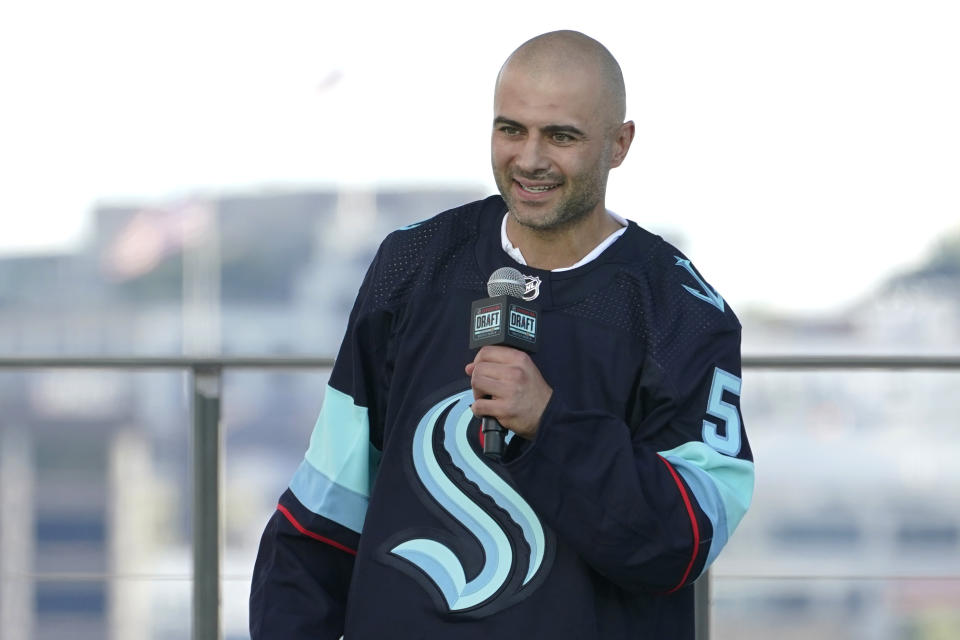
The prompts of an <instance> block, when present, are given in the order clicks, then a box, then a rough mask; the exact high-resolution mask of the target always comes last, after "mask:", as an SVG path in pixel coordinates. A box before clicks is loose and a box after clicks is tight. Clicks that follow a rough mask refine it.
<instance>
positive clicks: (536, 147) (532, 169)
mask: <svg viewBox="0 0 960 640" xmlns="http://www.w3.org/2000/svg"><path fill="white" fill-rule="evenodd" d="M544 151H545V149H544V148H543V140H542V139H541V138H540V137H539V136H528V137H527V138H526V140H524V141H523V146H522V147H521V148H520V152H519V153H518V154H517V161H516V167H517V168H518V169H520V170H521V171H523V172H524V173H527V174H534V173H538V172H543V171H547V170H548V169H550V160H549V159H548V158H547V155H546V154H545V153H544Z"/></svg>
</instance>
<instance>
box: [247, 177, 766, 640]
mask: <svg viewBox="0 0 960 640" xmlns="http://www.w3.org/2000/svg"><path fill="white" fill-rule="evenodd" d="M505 212H506V207H505V205H504V203H503V200H502V199H500V197H499V196H494V197H491V198H488V199H486V200H483V201H481V202H476V203H472V204H469V205H466V206H463V207H460V208H458V209H454V210H451V211H448V212H445V213H442V214H440V215H438V216H436V217H434V218H432V219H430V220H428V221H425V222H423V223H420V224H417V225H412V226H410V227H408V228H405V229H401V230H399V231H396V232H394V233H392V234H391V235H390V236H388V237H387V238H386V240H385V241H384V242H383V244H382V245H381V247H380V250H379V252H378V253H377V256H376V258H375V260H374V262H373V263H372V265H371V266H370V269H369V271H368V272H367V275H366V278H365V279H364V281H363V284H362V286H361V288H360V292H359V294H358V296H357V300H356V304H355V306H354V308H353V311H352V313H351V315H350V320H349V325H348V328H347V332H346V336H345V337H344V340H343V343H342V346H341V350H340V353H339V355H338V357H337V361H336V365H335V366H334V369H333V372H332V374H331V377H330V382H329V385H328V388H327V389H326V395H325V397H324V401H323V407H322V410H321V413H320V416H319V418H318V420H317V424H316V426H315V427H314V430H313V433H312V435H311V438H310V445H309V448H308V450H307V453H306V455H305V457H304V460H303V462H302V463H301V465H300V467H299V468H298V469H297V470H296V473H295V474H294V477H293V480H292V481H291V483H290V486H289V489H288V490H287V491H286V492H285V493H284V494H283V495H282V496H281V498H280V503H279V505H278V506H277V511H276V513H275V514H274V515H273V517H272V518H271V520H270V522H269V523H268V525H267V527H266V530H265V532H264V534H263V538H262V541H261V547H260V552H259V555H258V558H257V563H256V568H255V572H254V579H253V585H252V591H251V599H250V603H251V604H250V606H251V608H250V615H251V633H252V635H253V638H254V639H255V640H256V639H262V638H276V639H283V640H298V639H301V638H302V639H306V638H316V639H331V640H332V639H336V638H339V637H340V636H341V634H343V635H344V637H345V638H346V640H368V639H381V638H400V639H407V638H409V639H414V638H425V639H435V638H444V639H448V638H449V639H455V640H460V639H477V640H479V639H481V638H483V639H485V640H486V639H487V638H523V639H528V640H535V639H538V638H544V639H550V640H556V639H557V638H570V639H584V640H587V639H603V640H616V639H620V638H624V639H626V638H631V639H636V638H654V639H657V640H661V639H666V638H669V639H671V640H684V639H687V638H693V628H694V623H693V593H692V587H691V586H690V585H691V583H692V581H693V580H695V579H696V578H697V577H698V576H699V575H700V574H701V573H702V572H703V571H704V570H705V569H706V567H708V566H709V565H710V563H711V562H712V561H713V560H714V558H716V556H717V554H718V553H719V552H720V550H721V549H722V548H723V546H724V544H725V543H726V541H727V539H728V538H729V536H730V535H731V534H732V532H733V530H734V529H735V528H736V526H737V524H738V523H739V522H740V520H741V518H742V517H743V515H744V513H745V512H746V510H747V508H748V506H749V504H750V500H751V496H752V492H753V462H752V454H751V451H750V446H749V444H748V442H747V438H746V434H745V432H744V430H743V422H742V419H741V414H740V410H739V396H740V387H741V380H740V325H739V322H738V321H737V318H736V316H735V315H734V313H733V311H732V310H731V309H730V308H729V306H728V305H727V304H726V303H725V302H724V300H723V299H722V298H721V297H720V296H719V295H718V294H717V293H716V292H715V291H714V290H713V289H712V288H711V287H710V285H708V284H707V283H706V282H705V281H704V280H703V278H702V277H701V276H700V274H699V273H698V272H697V271H696V270H695V269H694V268H693V266H692V265H691V264H690V262H689V260H687V259H686V258H685V257H684V256H683V255H682V254H681V253H680V252H678V251H677V250H676V249H675V248H673V247H672V246H670V245H669V244H668V243H666V242H664V241H663V240H662V239H661V238H660V237H658V236H655V235H653V234H650V233H648V232H647V231H645V230H643V229H641V228H640V227H638V226H637V225H636V224H634V223H632V222H631V223H630V224H629V225H628V228H627V230H626V232H625V233H624V234H623V235H622V236H621V237H620V238H619V239H618V240H617V241H616V242H615V243H614V244H612V245H611V246H610V247H609V248H607V250H606V251H604V252H603V253H602V254H601V255H600V256H599V257H598V258H596V259H595V260H593V261H592V262H590V263H588V264H586V265H583V266H581V267H578V268H576V269H572V270H569V271H562V272H548V271H541V270H538V269H533V268H530V267H527V266H524V265H518V264H516V263H515V262H514V261H513V260H512V259H510V258H509V257H508V256H507V255H506V253H505V252H504V251H503V249H502V247H501V244H500V222H501V220H502V218H503V215H504V213H505ZM502 266H514V267H516V268H518V269H519V270H520V271H521V272H522V273H524V274H525V275H527V276H530V277H531V279H532V278H539V280H540V285H539V293H538V298H537V302H538V303H539V305H540V309H541V316H540V317H541V320H540V329H539V331H540V341H541V342H540V344H541V348H540V350H539V352H538V353H536V354H533V356H532V357H533V360H534V362H535V363H536V364H537V366H538V367H539V369H540V371H541V372H542V374H543V377H544V378H545V380H546V381H547V383H548V384H549V385H550V386H551V387H552V388H553V390H554V391H553V395H552V397H551V400H550V402H549V404H548V405H547V408H546V411H545V412H544V415H543V418H542V421H541V424H540V428H539V431H538V433H537V436H536V439H535V440H533V441H532V442H528V441H526V440H523V439H521V438H513V439H512V440H511V441H510V444H509V445H508V447H507V451H506V452H505V455H504V459H503V462H502V463H493V462H490V461H488V460H487V459H485V458H484V457H483V455H482V453H481V447H480V444H479V442H478V436H479V421H478V420H477V419H475V418H474V416H473V414H472V413H471V411H470V404H471V402H472V399H473V395H472V391H471V389H470V380H469V378H468V377H467V376H466V374H465V373H464V366H465V365H466V364H467V363H468V362H470V361H472V360H473V357H474V355H475V354H474V353H473V352H472V351H470V350H469V347H468V333H469V326H468V325H469V321H470V305H471V302H472V301H473V300H475V299H478V298H482V297H485V296H486V290H485V285H486V280H487V277H488V276H489V275H490V274H491V273H492V272H493V271H494V270H496V269H497V268H499V267H502Z"/></svg>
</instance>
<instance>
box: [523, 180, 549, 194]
mask: <svg viewBox="0 0 960 640" xmlns="http://www.w3.org/2000/svg"><path fill="white" fill-rule="evenodd" d="M517 184H520V183H519V182H518V183H517ZM520 188H521V189H523V190H524V191H530V192H531V193H541V192H543V191H550V189H556V188H557V185H555V184H554V185H550V186H547V187H525V186H523V185H522V184H521V185H520Z"/></svg>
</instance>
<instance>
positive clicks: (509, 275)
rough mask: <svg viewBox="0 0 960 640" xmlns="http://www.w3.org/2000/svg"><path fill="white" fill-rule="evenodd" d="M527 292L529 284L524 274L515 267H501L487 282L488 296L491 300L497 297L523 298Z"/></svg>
mask: <svg viewBox="0 0 960 640" xmlns="http://www.w3.org/2000/svg"><path fill="white" fill-rule="evenodd" d="M526 292H527V283H526V280H524V278H523V274H522V273H520V272H519V271H517V270H516V269H514V268H513V267H500V268H499V269H497V270H496V271H494V272H493V273H492V274H490V279H489V280H487V295H488V296H490V297H491V298H495V297H497V296H513V297H514V298H522V297H523V296H524V294H526Z"/></svg>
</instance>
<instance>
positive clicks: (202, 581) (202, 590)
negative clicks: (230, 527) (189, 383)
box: [192, 365, 221, 640]
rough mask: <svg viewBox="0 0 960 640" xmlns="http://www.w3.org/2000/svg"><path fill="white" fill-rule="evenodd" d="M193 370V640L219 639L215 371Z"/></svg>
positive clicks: (217, 378)
mask: <svg viewBox="0 0 960 640" xmlns="http://www.w3.org/2000/svg"><path fill="white" fill-rule="evenodd" d="M192 373H193V636H192V637H193V640H220V553H221V551H220V550H221V545H220V457H221V456H220V449H221V434H220V389H221V370H220V368H219V367H216V366H209V367H207V366H199V365H194V366H193V368H192Z"/></svg>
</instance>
